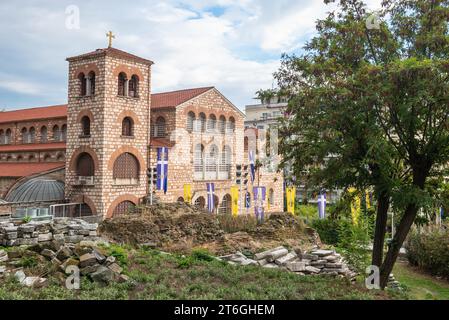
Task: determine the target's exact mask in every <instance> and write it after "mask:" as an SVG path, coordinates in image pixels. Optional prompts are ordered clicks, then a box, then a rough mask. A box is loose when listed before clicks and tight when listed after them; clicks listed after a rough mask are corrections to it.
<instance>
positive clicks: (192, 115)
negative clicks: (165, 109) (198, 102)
mask: <svg viewBox="0 0 449 320" xmlns="http://www.w3.org/2000/svg"><path fill="white" fill-rule="evenodd" d="M195 120H196V115H195V112H193V111H189V112H188V113H187V122H186V129H187V131H189V132H191V131H193V125H194V123H195Z"/></svg>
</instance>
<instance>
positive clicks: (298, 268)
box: [286, 261, 306, 272]
mask: <svg viewBox="0 0 449 320" xmlns="http://www.w3.org/2000/svg"><path fill="white" fill-rule="evenodd" d="M286 267H287V269H288V270H290V271H292V272H303V271H305V270H306V265H305V263H304V262H302V261H298V262H288V263H287V264H286Z"/></svg>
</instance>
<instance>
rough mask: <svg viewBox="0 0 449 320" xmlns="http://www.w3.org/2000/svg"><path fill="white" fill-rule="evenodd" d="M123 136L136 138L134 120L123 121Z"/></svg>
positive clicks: (128, 118)
mask: <svg viewBox="0 0 449 320" xmlns="http://www.w3.org/2000/svg"><path fill="white" fill-rule="evenodd" d="M122 136H123V137H132V136H134V120H133V119H132V118H131V117H125V118H123V120H122Z"/></svg>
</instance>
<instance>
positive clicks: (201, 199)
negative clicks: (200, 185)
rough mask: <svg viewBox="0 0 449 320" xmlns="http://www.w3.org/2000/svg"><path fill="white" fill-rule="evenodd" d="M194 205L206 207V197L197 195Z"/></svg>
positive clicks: (200, 207) (201, 207)
mask: <svg viewBox="0 0 449 320" xmlns="http://www.w3.org/2000/svg"><path fill="white" fill-rule="evenodd" d="M193 203H194V206H195V207H197V208H199V209H204V208H205V207H206V199H205V198H204V197H203V196H199V197H197V198H196V199H195V200H194V201H193Z"/></svg>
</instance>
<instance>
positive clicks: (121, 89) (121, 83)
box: [117, 72, 128, 96]
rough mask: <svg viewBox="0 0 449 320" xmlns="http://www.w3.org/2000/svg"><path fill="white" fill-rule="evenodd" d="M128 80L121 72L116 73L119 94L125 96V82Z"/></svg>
mask: <svg viewBox="0 0 449 320" xmlns="http://www.w3.org/2000/svg"><path fill="white" fill-rule="evenodd" d="M127 82H128V80H127V79H126V74H125V73H123V72H120V74H119V75H118V93H117V94H118V95H119V96H125V95H126V91H127V90H126V83H127Z"/></svg>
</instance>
